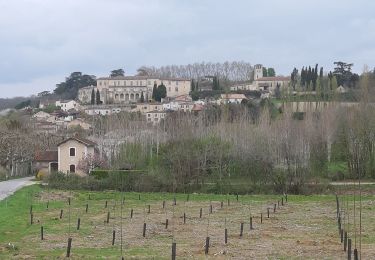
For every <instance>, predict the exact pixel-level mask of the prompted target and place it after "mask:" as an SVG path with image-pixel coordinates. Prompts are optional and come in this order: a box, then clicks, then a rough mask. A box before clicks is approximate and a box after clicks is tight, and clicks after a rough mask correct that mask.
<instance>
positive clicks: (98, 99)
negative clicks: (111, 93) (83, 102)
mask: <svg viewBox="0 0 375 260" xmlns="http://www.w3.org/2000/svg"><path fill="white" fill-rule="evenodd" d="M100 103H101V101H100V92H99V89H97V90H96V104H97V105H100Z"/></svg>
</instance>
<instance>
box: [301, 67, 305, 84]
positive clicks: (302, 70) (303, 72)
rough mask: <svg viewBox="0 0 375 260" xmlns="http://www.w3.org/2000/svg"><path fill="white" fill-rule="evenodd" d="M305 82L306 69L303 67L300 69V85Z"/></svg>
mask: <svg viewBox="0 0 375 260" xmlns="http://www.w3.org/2000/svg"><path fill="white" fill-rule="evenodd" d="M305 84H306V70H305V67H302V69H301V86H305Z"/></svg>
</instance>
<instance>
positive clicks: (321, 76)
mask: <svg viewBox="0 0 375 260" xmlns="http://www.w3.org/2000/svg"><path fill="white" fill-rule="evenodd" d="M319 77H320V78H323V67H320V73H319Z"/></svg>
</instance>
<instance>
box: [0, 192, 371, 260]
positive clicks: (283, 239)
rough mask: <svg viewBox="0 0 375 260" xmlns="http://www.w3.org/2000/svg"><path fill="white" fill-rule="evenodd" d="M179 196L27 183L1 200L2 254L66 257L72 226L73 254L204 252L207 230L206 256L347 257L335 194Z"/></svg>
mask: <svg viewBox="0 0 375 260" xmlns="http://www.w3.org/2000/svg"><path fill="white" fill-rule="evenodd" d="M174 197H175V196H174V195H173V194H163V193H152V194H149V193H142V194H138V193H125V194H121V193H118V192H90V193H89V192H64V191H57V190H47V189H45V188H41V187H39V186H37V185H34V186H32V187H27V188H24V189H22V190H20V191H18V192H17V193H16V194H15V195H13V196H12V197H10V198H8V200H7V201H2V202H1V203H0V223H1V225H0V258H1V259H8V258H11V259H12V258H16V259H63V258H64V257H65V255H66V247H67V241H68V237H69V234H70V237H72V239H73V240H72V241H73V242H72V252H71V258H72V259H121V256H124V257H125V259H128V258H132V259H170V255H171V245H172V241H175V242H176V244H177V259H192V258H193V259H205V258H206V256H205V252H204V251H205V241H206V237H207V236H209V237H210V248H209V254H208V258H212V259H345V256H346V253H345V252H344V251H343V246H342V244H341V243H340V240H339V237H338V231H337V224H336V223H337V220H336V202H335V198H334V196H289V197H288V203H285V201H284V203H285V204H284V206H282V205H281V198H282V196H239V198H238V201H237V197H236V196H226V195H222V196H221V195H203V194H190V195H186V194H177V195H176V205H175V206H174ZM69 198H70V201H71V206H70V207H69V205H68V201H69ZM123 198H125V200H124V203H123V205H122V201H123ZM228 200H229V205H228ZM163 201H165V208H164V209H163ZM222 203H223V207H222V205H221V204H222ZM278 203H279V205H280V207H277V204H278ZM374 203H375V202H374V196H373V195H367V196H365V197H364V198H363V206H364V207H363V212H362V215H363V222H362V229H363V230H362V235H363V239H362V258H363V259H373V258H374V257H375V214H374V213H375V207H374ZM86 204H88V212H87V213H86ZM106 204H107V207H106ZM275 204H276V212H275V213H274V206H275ZM30 205H32V212H33V222H34V223H33V225H31V224H30V221H31V219H30V210H31V209H30ZM149 205H150V213H148V211H149ZM210 205H212V214H209V212H210ZM121 208H122V210H121ZM201 208H202V218H200V209H201ZM267 208H269V212H270V218H268V217H267ZM61 209H62V210H63V214H62V218H61V219H60V213H61ZM132 209H133V217H132V218H131V210H132ZM108 212H109V223H107V217H108ZM121 212H122V221H121ZM184 213H185V216H186V223H185V224H184V217H183V216H184ZM261 213H262V217H263V223H261V218H260V217H261ZM250 216H252V217H253V228H254V229H253V230H250V224H249V222H250ZM78 218H80V220H81V223H80V229H79V230H77V220H78ZM166 219H168V224H169V225H168V228H166V225H165V223H166ZM121 223H122V224H121ZM144 223H146V224H147V227H146V233H145V237H143V225H144ZM241 223H244V229H243V235H242V237H241V236H240V228H241ZM41 226H43V228H44V240H41V237H40V229H41ZM225 228H227V229H228V243H227V244H225V242H224V230H225ZM113 230H114V231H115V235H116V237H115V244H114V246H112V239H113ZM121 230H122V232H121ZM121 233H122V241H123V243H122V250H121ZM351 236H352V235H351ZM352 237H353V236H352ZM353 243H354V237H353ZM358 246H359V242H358Z"/></svg>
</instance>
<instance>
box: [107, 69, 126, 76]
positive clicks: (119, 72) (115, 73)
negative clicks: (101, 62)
mask: <svg viewBox="0 0 375 260" xmlns="http://www.w3.org/2000/svg"><path fill="white" fill-rule="evenodd" d="M124 75H125V72H124V70H123V69H117V70H112V71H111V75H110V77H111V78H114V77H118V76H124Z"/></svg>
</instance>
